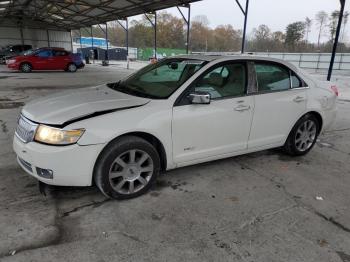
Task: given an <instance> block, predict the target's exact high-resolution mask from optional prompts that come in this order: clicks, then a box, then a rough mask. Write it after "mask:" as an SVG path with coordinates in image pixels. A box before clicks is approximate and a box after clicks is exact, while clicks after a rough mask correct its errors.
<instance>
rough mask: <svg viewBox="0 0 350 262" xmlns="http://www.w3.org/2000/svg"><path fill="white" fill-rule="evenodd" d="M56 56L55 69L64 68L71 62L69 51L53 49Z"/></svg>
mask: <svg viewBox="0 0 350 262" xmlns="http://www.w3.org/2000/svg"><path fill="white" fill-rule="evenodd" d="M53 55H54V56H53V57H54V64H53V67H54V69H61V70H64V69H66V68H67V65H68V63H69V62H70V60H71V59H70V57H69V53H68V52H67V51H64V50H53Z"/></svg>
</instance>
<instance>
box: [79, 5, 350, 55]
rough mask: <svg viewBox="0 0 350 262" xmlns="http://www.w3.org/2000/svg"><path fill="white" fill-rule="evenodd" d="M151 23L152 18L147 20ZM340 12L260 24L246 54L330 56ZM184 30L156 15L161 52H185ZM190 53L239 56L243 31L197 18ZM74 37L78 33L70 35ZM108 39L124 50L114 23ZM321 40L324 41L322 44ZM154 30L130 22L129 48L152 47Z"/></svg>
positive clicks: (179, 20) (121, 33)
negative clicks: (277, 26) (282, 24)
mask: <svg viewBox="0 0 350 262" xmlns="http://www.w3.org/2000/svg"><path fill="white" fill-rule="evenodd" d="M150 18H151V19H152V18H153V17H152V16H150ZM338 18H339V11H333V12H331V13H330V14H328V13H326V12H325V11H320V12H318V13H317V14H316V16H315V17H314V18H313V19H311V18H308V17H306V18H305V20H304V21H296V22H293V23H291V24H289V25H287V27H286V29H285V30H284V31H272V30H271V29H270V28H269V27H268V26H267V25H265V24H262V25H259V26H258V27H256V28H254V29H253V30H252V32H251V33H250V34H248V36H247V48H246V50H247V51H249V52H330V51H331V48H332V45H333V42H334V38H335V32H336V28H337V23H338ZM348 18H349V13H348V12H345V14H344V18H343V24H342V30H341V34H340V44H339V50H338V51H340V52H350V48H349V47H347V46H346V45H345V41H346V38H345V34H346V27H347V24H348ZM312 28H317V36H318V37H317V42H316V43H312V42H310V33H311V30H312ZM186 30H187V26H186V24H185V22H184V20H183V19H182V18H179V17H176V16H174V15H172V14H170V13H168V12H166V11H163V12H159V13H158V14H157V45H158V46H159V47H164V48H175V49H185V48H186V44H187V43H186V32H187V31H186ZM190 32H191V34H190V35H191V38H190V50H191V51H198V52H238V51H240V48H241V41H242V30H240V29H235V28H234V27H233V26H232V25H219V26H217V27H215V28H212V27H210V23H209V20H208V18H207V17H206V16H204V15H200V16H196V17H194V18H193V19H192V22H191V29H190ZM81 34H82V36H90V29H89V28H86V29H85V30H84V29H82V30H81ZM93 35H94V37H102V38H104V37H105V33H104V32H103V31H102V30H101V28H99V27H98V26H94V27H93ZM73 36H74V37H78V36H79V33H78V32H77V31H73ZM108 39H109V41H110V42H111V44H112V45H114V46H125V43H126V32H125V29H124V28H123V27H122V26H121V25H120V24H119V23H118V22H116V21H114V22H109V23H108ZM322 39H327V40H326V41H322ZM153 45H154V29H153V27H152V25H151V23H150V21H149V20H148V19H147V18H146V17H145V16H143V17H142V18H141V19H140V20H132V21H131V22H130V25H129V46H132V47H137V48H145V47H153Z"/></svg>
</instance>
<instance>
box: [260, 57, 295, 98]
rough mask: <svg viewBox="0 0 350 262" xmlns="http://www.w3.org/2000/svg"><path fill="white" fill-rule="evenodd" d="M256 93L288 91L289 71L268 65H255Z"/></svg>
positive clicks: (274, 65)
mask: <svg viewBox="0 0 350 262" xmlns="http://www.w3.org/2000/svg"><path fill="white" fill-rule="evenodd" d="M255 72H256V78H257V82H258V92H269V91H281V90H288V89H290V87H291V86H290V76H289V70H288V69H286V68H284V67H282V66H279V65H276V64H270V63H256V64H255Z"/></svg>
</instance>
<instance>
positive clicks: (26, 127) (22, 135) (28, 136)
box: [15, 115, 38, 143]
mask: <svg viewBox="0 0 350 262" xmlns="http://www.w3.org/2000/svg"><path fill="white" fill-rule="evenodd" d="M37 127H38V124H35V123H33V122H32V121H30V120H29V119H27V118H25V117H24V116H22V115H21V116H20V117H19V118H18V123H17V128H16V132H15V134H16V136H17V137H18V138H19V139H20V140H22V141H23V142H24V143H29V142H31V141H33V139H34V136H35V131H36V129H37Z"/></svg>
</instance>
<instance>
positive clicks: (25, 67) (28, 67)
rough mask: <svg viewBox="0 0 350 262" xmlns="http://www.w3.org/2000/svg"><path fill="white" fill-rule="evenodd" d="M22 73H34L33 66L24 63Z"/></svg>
mask: <svg viewBox="0 0 350 262" xmlns="http://www.w3.org/2000/svg"><path fill="white" fill-rule="evenodd" d="M19 69H20V70H21V72H22V73H30V72H32V65H31V64H29V63H23V64H21V66H20V68H19Z"/></svg>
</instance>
